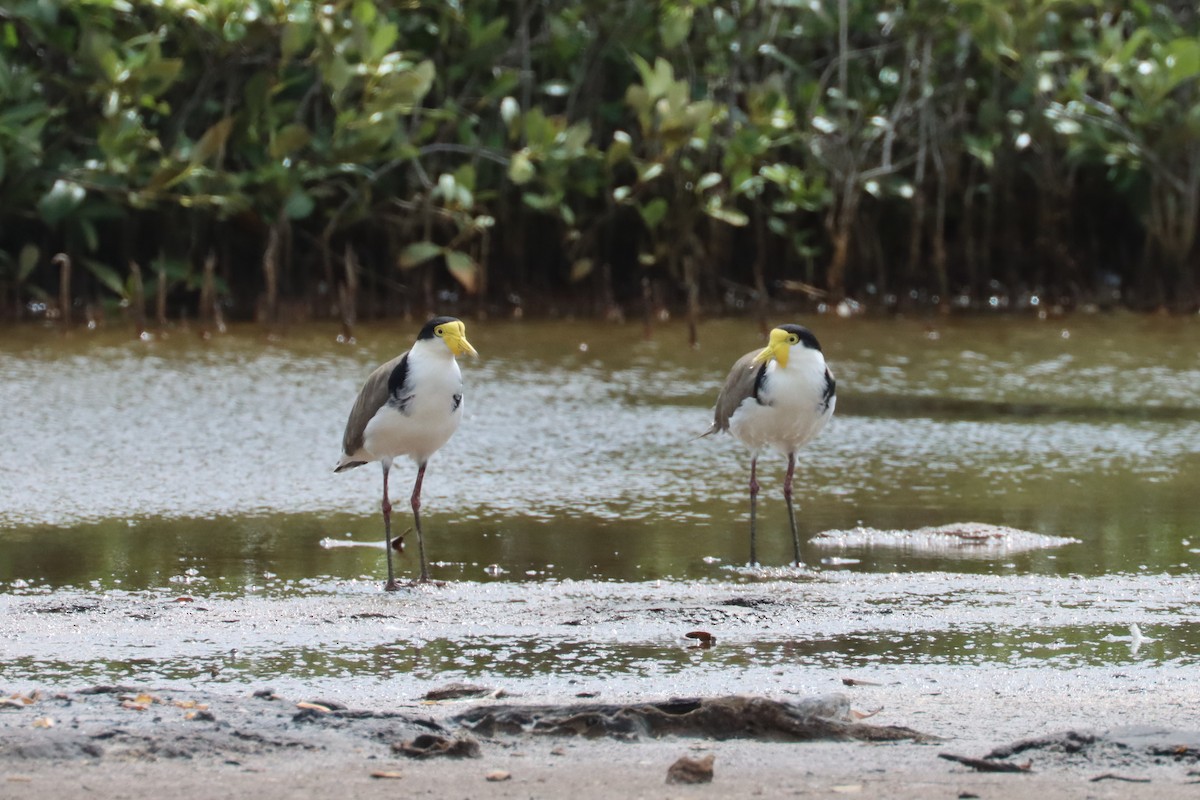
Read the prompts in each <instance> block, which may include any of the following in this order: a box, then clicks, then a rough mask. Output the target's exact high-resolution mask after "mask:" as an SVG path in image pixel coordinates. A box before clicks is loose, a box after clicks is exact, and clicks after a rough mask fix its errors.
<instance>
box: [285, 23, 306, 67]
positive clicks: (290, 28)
mask: <svg viewBox="0 0 1200 800" xmlns="http://www.w3.org/2000/svg"><path fill="white" fill-rule="evenodd" d="M312 33H313V26H312V24H311V23H307V22H289V23H287V24H286V25H284V26H283V34H282V36H280V39H279V49H280V53H281V55H282V56H283V60H284V61H289V60H291V59H292V58H294V57H295V56H296V54H297V53H299V52H300V51H301V50H303V49H304V48H305V47H307V46H308V43H309V41H310V40H311V39H312Z"/></svg>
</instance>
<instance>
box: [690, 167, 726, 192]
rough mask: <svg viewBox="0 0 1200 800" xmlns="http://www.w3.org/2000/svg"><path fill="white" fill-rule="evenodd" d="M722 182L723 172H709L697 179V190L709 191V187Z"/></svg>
mask: <svg viewBox="0 0 1200 800" xmlns="http://www.w3.org/2000/svg"><path fill="white" fill-rule="evenodd" d="M720 183H721V174H720V173H719V172H709V173H706V174H705V175H704V176H702V177H701V178H700V180H698V181H696V191H697V192H707V191H708V190H709V189H711V188H713V187H714V186H717V185H718V184H720Z"/></svg>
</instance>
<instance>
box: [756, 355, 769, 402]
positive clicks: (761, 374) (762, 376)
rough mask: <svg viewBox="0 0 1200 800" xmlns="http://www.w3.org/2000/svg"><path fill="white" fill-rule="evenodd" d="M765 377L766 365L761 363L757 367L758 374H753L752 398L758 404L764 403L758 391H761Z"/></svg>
mask: <svg viewBox="0 0 1200 800" xmlns="http://www.w3.org/2000/svg"><path fill="white" fill-rule="evenodd" d="M767 363H770V362H767ZM766 378H767V365H766V364H763V365H762V366H761V367H759V368H758V374H757V375H755V376H754V399H755V400H756V401H758V404H759V405H766V403H764V402H763V399H762V398H761V397H760V396H759V393H760V392H762V387H763V381H764V380H766Z"/></svg>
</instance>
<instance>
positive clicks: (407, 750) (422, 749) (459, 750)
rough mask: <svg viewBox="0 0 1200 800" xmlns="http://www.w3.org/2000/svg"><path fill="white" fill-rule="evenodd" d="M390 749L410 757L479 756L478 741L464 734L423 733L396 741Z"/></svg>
mask: <svg viewBox="0 0 1200 800" xmlns="http://www.w3.org/2000/svg"><path fill="white" fill-rule="evenodd" d="M392 750H393V751H394V752H397V753H403V754H404V755H406V756H409V757H410V758H430V757H432V756H449V757H451V758H479V756H480V752H479V742H478V741H477V740H476V739H475V738H474V737H471V736H468V735H466V734H458V735H455V736H441V735H440V734H435V733H423V734H421V735H420V736H418V737H416V738H415V739H412V740H410V741H407V742H396V743H395V744H393V745H392Z"/></svg>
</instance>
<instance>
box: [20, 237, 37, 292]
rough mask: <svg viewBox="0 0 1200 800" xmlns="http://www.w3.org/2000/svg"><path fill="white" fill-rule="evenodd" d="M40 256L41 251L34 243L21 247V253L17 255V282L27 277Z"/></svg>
mask: <svg viewBox="0 0 1200 800" xmlns="http://www.w3.org/2000/svg"><path fill="white" fill-rule="evenodd" d="M41 257H42V251H41V250H40V249H38V246H37V245H36V244H32V243H30V244H27V245H25V246H24V247H22V248H21V254H20V255H19V256H17V283H21V282H23V281H24V280H25V279H26V278H28V277H29V273H31V272H33V268H34V267H36V266H37V265H38V260H39V259H41Z"/></svg>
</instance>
